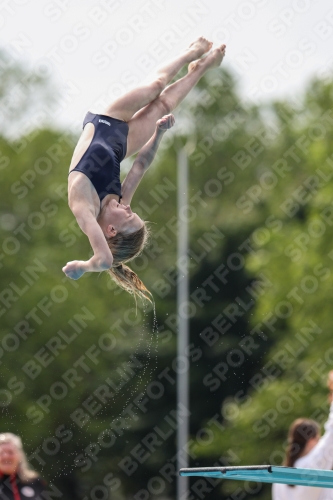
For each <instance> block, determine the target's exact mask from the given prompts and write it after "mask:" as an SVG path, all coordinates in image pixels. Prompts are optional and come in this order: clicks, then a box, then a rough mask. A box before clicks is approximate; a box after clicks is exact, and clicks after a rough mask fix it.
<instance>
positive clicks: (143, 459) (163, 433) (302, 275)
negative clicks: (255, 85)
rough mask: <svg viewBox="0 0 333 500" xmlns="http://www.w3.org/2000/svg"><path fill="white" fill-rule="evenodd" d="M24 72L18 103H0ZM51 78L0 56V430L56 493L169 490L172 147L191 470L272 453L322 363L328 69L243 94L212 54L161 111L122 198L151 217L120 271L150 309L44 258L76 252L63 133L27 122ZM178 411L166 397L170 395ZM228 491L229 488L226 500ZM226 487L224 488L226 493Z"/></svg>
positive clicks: (332, 214)
mask: <svg viewBox="0 0 333 500" xmlns="http://www.w3.org/2000/svg"><path fill="white" fill-rule="evenodd" d="M22 81H24V85H23V88H24V89H25V90H24V92H23V96H24V98H22V96H21V100H17V101H15V99H14V100H11V101H10V102H11V105H9V104H8V103H9V101H8V95H9V94H11V95H15V94H13V88H15V86H16V85H19V83H20V82H21V84H22ZM36 97H38V103H39V105H41V104H43V100H44V101H45V103H47V102H48V100H49V99H51V98H52V88H51V83H50V82H47V81H43V80H38V81H37V80H35V81H34V80H33V79H28V80H26V79H25V78H24V69H23V68H19V67H11V68H5V69H3V70H2V77H1V83H0V103H1V109H2V110H3V112H2V113H1V130H2V132H1V137H0V170H1V199H0V231H1V242H2V243H1V245H2V248H1V251H0V266H1V292H0V315H1V343H0V363H1V372H0V373H1V391H0V396H1V399H0V408H1V431H3V432H4V431H10V432H14V433H17V434H18V435H20V436H21V437H22V439H23V442H24V445H25V449H26V451H27V454H28V456H29V458H30V462H31V465H32V466H33V467H34V468H35V469H37V470H38V471H39V472H40V473H41V474H42V475H43V476H44V477H45V478H46V479H47V480H48V481H49V483H53V484H54V485H55V487H56V488H58V489H59V491H61V493H62V495H63V498H66V499H76V498H77V499H79V498H89V499H90V498H91V499H92V500H94V499H95V498H107V496H108V495H110V496H112V497H113V498H119V499H123V498H130V497H131V498H133V497H134V498H135V499H142V500H146V498H157V497H158V498H172V497H174V495H175V482H176V475H177V471H176V468H175V454H176V414H175V408H176V383H175V381H176V375H177V370H181V369H184V365H183V364H182V360H177V353H176V337H177V324H176V286H175V283H176V275H177V270H176V265H177V262H176V261H177V256H176V244H177V227H176V217H177V198H176V196H177V192H176V184H177V150H179V148H180V147H182V146H183V145H184V144H186V148H187V150H188V153H189V167H190V186H189V200H190V208H189V215H190V252H189V265H190V273H191V277H190V304H188V305H187V307H186V308H185V307H184V310H185V309H186V310H187V311H188V312H189V315H190V346H189V360H190V379H191V386H190V393H191V406H190V411H191V416H190V422H191V424H190V432H191V439H190V443H189V450H190V456H191V465H192V466H213V465H217V464H230V465H243V464H261V463H274V464H281V461H282V459H283V449H284V444H285V439H286V432H287V429H288V427H289V424H290V423H291V421H292V420H293V419H294V418H296V417H299V416H308V417H312V418H316V419H317V420H319V421H320V422H321V423H323V422H324V421H325V417H326V415H327V413H328V404H327V394H326V389H325V380H326V375H327V372H328V371H329V370H330V369H331V368H332V366H333V351H332V346H331V336H330V329H331V314H332V305H331V302H332V286H333V274H332V259H333V247H332V243H331V242H332V224H333V207H332V196H331V193H332V177H333V140H332V139H333V116H332V112H331V110H332V104H333V83H332V82H331V81H320V80H316V81H313V83H312V84H311V85H310V86H309V88H308V89H307V90H306V92H305V94H304V96H301V97H300V96H297V97H296V96H295V99H292V100H290V101H288V102H278V103H267V104H262V105H260V106H255V105H251V104H249V103H241V102H240V100H239V96H238V94H237V86H236V84H235V80H234V78H233V76H232V75H230V74H228V73H227V72H225V71H223V70H221V69H217V70H215V71H214V72H213V73H212V74H211V75H209V76H208V77H206V78H205V79H203V80H202V81H201V82H200V84H199V85H198V87H197V88H196V89H195V90H194V91H193V92H192V93H191V94H190V96H189V97H188V98H187V100H186V101H185V102H184V104H183V105H182V106H181V107H180V108H179V109H178V110H176V112H175V116H176V126H175V128H174V130H173V131H172V132H170V133H169V135H168V137H167V138H165V141H164V144H163V146H162V148H161V151H160V153H159V156H158V159H157V160H156V162H155V163H154V165H153V166H152V167H151V169H150V171H149V172H148V173H147V174H146V176H145V178H144V181H143V182H142V185H141V186H140V187H139V189H138V191H137V193H136V195H135V198H134V200H133V207H132V208H133V210H136V211H137V212H138V213H139V214H140V215H142V216H143V217H144V218H145V219H147V220H149V221H151V222H152V229H153V236H152V239H151V244H150V247H149V248H147V249H146V250H145V252H144V254H143V255H142V256H141V257H139V258H138V259H137V260H136V261H135V262H133V265H132V267H133V269H134V270H135V271H136V272H137V273H138V274H139V276H140V278H141V279H142V280H143V281H144V283H145V284H146V286H147V287H148V288H149V289H150V290H151V291H152V293H153V295H154V299H155V305H156V318H157V324H158V327H159V328H158V331H157V329H156V321H155V316H154V311H153V308H152V307H151V306H149V305H147V304H141V303H139V304H138V309H137V310H136V306H135V302H134V299H133V298H132V297H131V296H129V295H126V294H125V293H124V292H120V291H119V290H117V289H116V288H115V287H114V286H113V284H112V283H111V282H110V281H109V279H108V277H107V276H106V275H103V274H102V275H96V274H91V275H89V276H84V277H83V278H82V279H80V280H79V281H77V282H74V281H70V280H68V279H67V278H66V277H65V276H64V274H63V273H62V271H61V268H62V266H63V265H64V264H65V263H66V262H67V261H70V260H74V259H85V258H87V257H88V255H89V252H90V248H89V244H88V241H87V239H86V237H85V236H84V235H83V234H82V233H81V232H80V230H79V229H78V226H77V224H76V222H75V219H74V217H73V215H72V214H71V212H70V210H69V208H68V206H67V202H66V189H67V188H66V184H67V172H68V165H69V163H70V159H71V155H72V151H73V148H74V145H75V142H76V140H77V137H75V136H74V135H73V134H72V133H70V132H68V131H66V130H56V129H51V128H49V127H48V128H44V127H43V128H36V127H35V126H33V125H32V127H31V131H30V132H29V133H28V134H25V135H24V136H20V134H19V131H18V136H17V138H16V139H15V140H14V139H9V138H8V137H7V135H6V120H8V119H9V118H10V117H11V119H17V120H19V119H23V118H24V119H25V120H28V122H29V123H32V124H33V123H35V122H34V120H33V118H34V116H35V113H36V108H35V103H36ZM181 411H183V409H181ZM191 494H192V495H193V497H192V498H195V499H201V498H206V497H207V498H208V497H209V498H213V499H215V498H216V499H217V498H219V499H227V498H228V499H233V498H260V499H262V500H268V499H269V498H270V486H269V485H266V486H261V485H253V484H242V483H233V482H229V483H227V482H223V483H222V482H216V483H214V484H213V483H208V482H205V481H201V482H200V481H199V482H198V480H197V481H193V482H192V483H191ZM237 495H238V496H237ZM239 495H241V496H239Z"/></svg>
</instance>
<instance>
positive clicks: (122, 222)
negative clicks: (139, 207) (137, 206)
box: [103, 199, 144, 236]
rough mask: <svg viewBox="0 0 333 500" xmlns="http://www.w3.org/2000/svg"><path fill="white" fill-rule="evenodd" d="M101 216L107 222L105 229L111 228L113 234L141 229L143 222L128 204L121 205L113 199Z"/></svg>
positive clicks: (128, 232)
mask: <svg viewBox="0 0 333 500" xmlns="http://www.w3.org/2000/svg"><path fill="white" fill-rule="evenodd" d="M103 218H104V220H105V222H106V223H107V230H108V231H109V230H111V231H112V228H113V229H114V231H115V234H116V233H119V232H121V233H125V234H130V233H134V232H135V231H138V230H139V229H141V227H142V226H143V224H144V223H143V220H142V219H140V217H139V216H138V214H136V213H135V212H132V210H131V207H130V206H129V205H122V204H121V203H119V202H118V201H117V200H114V199H112V200H111V201H110V202H109V203H108V204H107V205H106V207H105V208H104V213H103ZM110 226H111V229H110ZM110 236H112V235H110Z"/></svg>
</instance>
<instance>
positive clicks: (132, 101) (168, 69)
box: [63, 37, 225, 298]
mask: <svg viewBox="0 0 333 500" xmlns="http://www.w3.org/2000/svg"><path fill="white" fill-rule="evenodd" d="M211 48H212V43H211V42H209V41H208V40H206V39H205V38H203V37H200V38H198V39H197V40H196V41H195V42H193V43H192V44H191V45H190V46H189V47H188V49H186V50H185V51H184V52H183V53H182V54H181V55H180V56H179V57H177V58H176V59H174V60H173V61H171V62H169V63H167V64H165V65H164V66H163V67H161V68H160V69H158V70H157V72H156V77H155V79H154V80H153V81H152V82H151V83H148V84H146V85H142V86H140V87H137V88H136V89H134V90H132V91H130V92H128V93H127V94H125V95H124V96H122V97H120V98H118V99H117V100H116V101H114V102H113V103H112V104H110V105H109V106H108V107H107V108H106V109H104V110H103V114H93V113H90V112H88V113H87V115H86V117H85V120H84V123H83V127H84V129H83V132H82V135H81V137H80V139H79V141H78V144H77V146H76V148H75V150H74V154H73V158H72V161H71V165H70V169H69V176H68V204H69V207H70V209H71V210H72V212H73V214H74V215H75V217H76V220H77V222H78V225H79V226H80V228H81V229H82V231H83V232H84V233H85V234H86V235H87V236H88V239H89V242H90V244H91V247H92V250H93V256H92V257H91V258H90V259H89V260H87V261H82V260H74V261H72V262H68V263H67V264H66V265H65V266H64V267H63V271H64V273H65V274H66V275H67V276H68V277H69V278H72V279H78V278H80V277H81V276H82V275H83V274H84V273H86V272H89V271H92V272H99V271H104V270H106V271H108V272H109V274H110V275H111V277H112V278H113V279H114V280H115V281H116V283H117V284H118V285H119V286H121V287H122V288H124V289H125V290H127V291H129V292H131V293H134V294H137V295H139V296H143V297H146V298H148V296H149V292H148V290H147V289H146V287H145V286H144V284H143V283H142V281H141V280H140V279H139V278H138V276H137V275H136V274H135V273H134V272H133V271H132V270H131V269H130V268H129V267H128V266H126V265H124V263H125V262H127V261H129V260H132V259H133V258H134V257H136V256H137V255H139V254H140V252H141V251H142V250H143V248H144V245H145V243H146V241H147V234H148V231H147V228H146V225H145V222H144V221H142V220H141V218H140V217H139V216H138V215H137V214H136V213H133V212H132V210H131V208H130V203H131V200H132V197H133V194H134V192H135V190H136V188H137V187H138V185H139V183H140V181H141V179H142V177H143V175H144V173H145V172H146V170H147V168H148V167H149V165H150V164H151V163H152V161H153V159H154V156H155V154H156V151H157V148H158V145H159V143H160V141H161V138H162V136H163V134H164V132H165V131H166V130H167V129H168V128H170V127H172V126H173V124H174V117H173V115H171V114H170V113H171V111H172V110H173V109H174V108H176V106H178V104H179V103H180V102H181V101H182V100H183V99H184V98H185V97H186V95H187V94H188V93H189V91H190V90H191V89H192V88H193V87H194V86H195V84H196V83H197V82H198V81H199V80H200V78H201V77H202V76H203V75H204V74H205V72H206V71H207V70H209V69H210V68H214V67H217V66H219V65H220V64H221V62H222V59H223V56H224V53H225V45H221V46H220V47H217V48H215V49H213V50H211ZM208 51H210V52H209V54H207V55H206V57H204V58H202V59H200V57H201V56H202V55H204V54H206V53H207V52H208ZM188 63H190V64H189V66H188V74H187V75H186V76H184V77H183V78H181V79H180V80H177V81H176V82H175V83H173V84H171V85H169V86H168V87H166V85H167V84H168V83H169V82H170V81H171V80H172V79H173V78H174V77H175V76H176V74H177V73H178V72H179V71H180V70H181V68H182V67H183V66H184V65H185V64H188ZM165 87H166V88H165ZM147 141H148V142H147ZM137 151H139V153H138V155H137V157H136V158H135V160H134V163H133V165H132V168H131V170H130V171H129V173H128V175H127V177H126V178H125V180H124V182H123V183H122V184H121V183H120V179H119V174H120V162H121V161H122V160H123V159H124V158H127V157H129V156H131V155H133V154H134V153H136V152H137Z"/></svg>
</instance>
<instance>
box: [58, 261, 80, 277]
mask: <svg viewBox="0 0 333 500" xmlns="http://www.w3.org/2000/svg"><path fill="white" fill-rule="evenodd" d="M84 264H85V262H84V261H82V260H72V261H71V262H67V264H66V265H65V266H64V267H63V268H62V270H63V271H64V273H65V274H66V276H67V277H68V278H71V279H72V280H78V279H79V278H81V276H82V275H83V274H84V273H85V272H86V271H85V268H84Z"/></svg>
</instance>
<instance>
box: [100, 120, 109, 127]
mask: <svg viewBox="0 0 333 500" xmlns="http://www.w3.org/2000/svg"><path fill="white" fill-rule="evenodd" d="M98 121H99V122H100V123H105V124H106V125H109V127H111V123H110V122H107V121H106V120H98Z"/></svg>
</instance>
